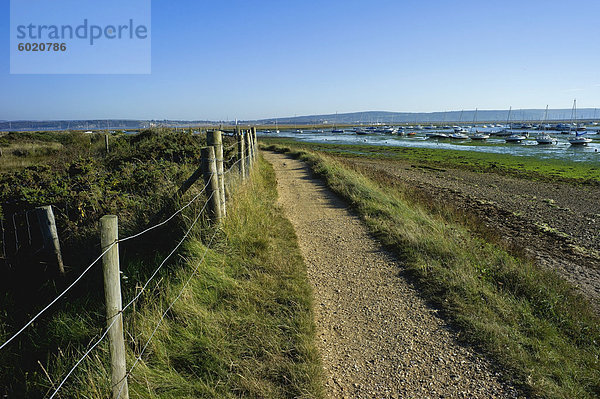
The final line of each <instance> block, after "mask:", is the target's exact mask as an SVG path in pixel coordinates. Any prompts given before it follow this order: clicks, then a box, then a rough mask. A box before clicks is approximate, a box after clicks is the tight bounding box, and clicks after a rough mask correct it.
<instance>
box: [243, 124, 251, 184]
mask: <svg viewBox="0 0 600 399" xmlns="http://www.w3.org/2000/svg"><path fill="white" fill-rule="evenodd" d="M243 134H244V144H245V146H246V153H245V156H246V175H247V176H249V175H250V169H252V144H251V143H250V134H249V132H248V131H247V130H244V133H243Z"/></svg>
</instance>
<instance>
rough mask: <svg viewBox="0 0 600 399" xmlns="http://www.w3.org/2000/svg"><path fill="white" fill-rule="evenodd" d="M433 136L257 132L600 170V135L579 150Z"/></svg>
mask: <svg viewBox="0 0 600 399" xmlns="http://www.w3.org/2000/svg"><path fill="white" fill-rule="evenodd" d="M480 130H482V129H480ZM483 130H485V129H483ZM431 132H434V131H433V130H425V131H420V132H418V133H417V134H416V135H415V136H397V135H388V134H378V133H372V134H367V135H357V134H355V133H354V132H350V131H348V132H345V133H331V132H330V131H325V132H315V131H303V132H302V133H296V132H295V131H293V130H291V131H286V130H282V131H281V132H280V133H265V132H257V134H258V135H259V136H262V137H286V138H293V139H296V140H298V141H303V142H310V143H328V144H358V145H373V146H390V147H420V148H438V149H450V150H460V151H476V152H487V153H492V154H511V155H516V156H529V157H536V158H540V159H563V160H571V161H577V162H591V163H597V164H598V166H599V167H600V134H596V133H594V134H589V135H588V137H590V138H593V139H595V140H594V141H593V142H592V143H590V144H588V146H584V147H580V146H572V145H570V144H569V142H568V141H567V138H568V137H569V136H568V135H563V134H552V133H550V135H552V136H554V137H556V138H557V139H558V143H557V144H553V145H538V144H537V142H536V141H535V137H536V135H537V134H538V132H535V131H531V132H529V136H530V137H529V139H528V140H525V141H523V143H521V144H508V143H506V142H505V141H504V139H503V138H501V137H493V136H492V137H490V138H489V139H488V140H486V141H483V142H481V141H471V140H470V139H468V140H455V139H432V138H428V137H427V136H425V134H426V133H431Z"/></svg>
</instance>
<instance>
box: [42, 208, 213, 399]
mask: <svg viewBox="0 0 600 399" xmlns="http://www.w3.org/2000/svg"><path fill="white" fill-rule="evenodd" d="M207 204H208V200H207V201H206V202H205V203H204V206H203V207H202V209H201V210H200V212H198V215H197V216H196V219H195V220H194V222H193V223H192V226H191V227H190V228H189V229H188V230H187V232H186V233H185V235H184V236H183V238H182V239H181V240H180V241H179V243H178V244H177V245H176V246H175V248H174V249H173V250H172V251H171V253H169V255H167V257H166V258H165V259H164V260H163V261H162V262H161V263H160V265H159V266H158V268H157V269H156V270H155V271H154V273H153V274H152V276H150V278H149V279H148V281H147V282H146V284H144V286H143V287H142V289H141V291H140V292H139V293H138V294H137V295H135V297H134V298H133V299H132V300H131V301H129V303H127V305H125V306H124V307H123V309H121V311H120V312H119V313H121V314H122V313H124V312H125V310H126V309H127V308H129V306H131V305H132V304H133V303H134V302H135V301H136V300H137V299H138V298H139V297H140V296H141V295H142V293H143V292H144V290H145V289H146V288H147V287H148V284H150V282H151V281H152V279H154V277H155V276H156V274H157V273H158V272H159V271H160V269H161V268H162V267H163V265H164V264H165V263H166V261H167V260H168V259H169V258H170V257H171V255H173V253H175V251H176V250H177V249H178V248H179V247H180V246H181V244H182V243H183V241H185V239H186V238H187V236H188V235H189V233H190V231H191V230H192V228H193V227H194V226H195V225H196V223H197V222H198V220H199V219H200V216H201V215H202V214H203V213H204V211H205V210H206V205H207ZM213 237H214V236H213ZM117 242H119V240H117V241H115V242H114V243H113V244H112V245H111V246H110V247H109V248H107V250H106V251H105V252H108V250H109V249H111V248H112V247H113V246H114V245H115V244H116V243H117ZM117 320H118V318H117V317H115V318H114V320H113V321H112V323H110V325H109V326H108V327H107V328H106V330H105V331H104V333H103V334H102V336H101V337H100V338H99V339H98V340H97V341H96V342H95V343H94V344H93V345H92V346H91V347H90V348H89V349H88V350H87V351H86V352H85V354H84V355H83V356H82V357H81V358H80V359H79V360H78V361H77V362H76V363H75V365H74V366H73V367H72V368H71V369H70V370H69V372H68V373H67V375H66V376H65V377H64V378H63V380H62V381H61V383H60V384H59V385H58V387H57V388H56V389H55V391H54V392H53V393H52V395H51V396H50V398H49V399H52V398H54V396H55V395H56V394H57V393H58V391H59V390H60V389H61V388H62V386H63V385H64V384H65V382H66V381H67V380H68V378H69V377H70V376H71V374H72V373H73V372H74V371H75V369H76V368H77V367H79V365H80V364H81V363H82V362H83V361H84V360H85V359H86V358H87V357H88V356H89V354H90V353H91V352H92V350H94V348H96V347H97V346H98V345H99V344H100V342H102V340H104V338H106V336H107V335H108V332H109V330H110V329H111V328H112V326H113V325H114V324H115V323H116V322H117Z"/></svg>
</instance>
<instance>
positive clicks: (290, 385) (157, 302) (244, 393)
mask: <svg viewBox="0 0 600 399" xmlns="http://www.w3.org/2000/svg"><path fill="white" fill-rule="evenodd" d="M276 197H277V192H276V184H275V175H274V172H273V170H272V168H271V166H270V165H269V164H267V163H266V162H264V161H260V162H258V163H257V165H256V168H255V170H254V171H253V174H252V178H251V179H250V180H249V182H248V183H247V184H245V185H243V186H241V188H239V189H237V190H236V192H235V193H234V196H233V197H232V198H233V199H232V200H231V201H229V203H228V209H227V213H228V215H227V218H226V219H225V220H224V222H223V224H222V226H221V227H220V229H219V231H218V233H217V235H216V236H215V237H216V238H215V240H214V241H213V243H212V245H210V248H207V247H206V246H205V244H204V243H206V242H208V241H209V240H210V237H211V236H212V235H213V234H212V232H210V231H207V230H206V229H205V230H204V231H197V232H196V236H195V237H194V238H192V239H190V240H189V241H188V242H187V244H186V248H185V250H184V251H183V253H182V257H183V259H184V261H183V267H181V268H179V269H178V270H175V271H174V272H173V275H172V276H169V278H168V279H165V280H163V281H162V282H161V283H160V285H161V287H160V288H159V289H156V290H154V291H152V292H153V294H152V295H150V297H149V298H147V299H146V300H145V301H144V304H143V306H142V307H141V308H140V309H139V310H138V311H137V312H135V313H134V314H132V315H130V316H128V317H127V318H126V321H125V324H126V330H127V331H128V333H127V334H126V336H127V337H128V339H127V341H128V344H129V345H128V359H127V362H128V365H129V366H130V365H131V364H133V362H134V360H135V357H137V356H139V353H140V350H141V348H142V347H143V345H144V344H145V342H146V341H147V340H148V338H150V337H151V336H152V334H153V330H154V328H155V326H156V325H157V323H158V320H159V319H160V317H161V315H162V313H163V312H164V311H165V309H167V307H168V305H169V304H170V303H171V302H172V301H173V300H174V299H175V298H176V297H177V295H178V294H179V293H180V292H181V297H180V299H179V300H178V301H177V302H176V303H175V305H174V307H173V308H172V309H171V310H170V311H169V313H168V314H167V317H166V318H165V320H164V321H163V323H162V324H161V326H160V327H159V328H158V330H157V331H156V333H155V334H154V337H153V339H152V340H151V341H150V345H149V346H148V349H147V350H146V352H145V353H144V355H143V357H142V361H141V362H140V363H139V364H138V365H137V367H136V368H135V369H134V371H133V375H132V376H131V377H130V379H129V387H130V388H129V390H130V395H131V397H135V398H192V397H193V398H236V397H254V398H320V397H322V396H323V393H322V386H323V384H322V375H321V373H322V367H321V364H320V358H319V354H318V352H317V350H316V347H315V345H314V342H315V339H314V335H315V331H314V322H313V315H312V304H311V296H312V295H311V291H310V287H309V285H308V279H307V276H306V270H305V266H304V263H303V260H302V257H301V255H300V252H299V249H298V247H297V243H296V237H295V233H294V231H293V227H292V226H291V224H290V223H289V222H288V221H287V219H285V218H284V217H283V215H282V213H281V211H280V210H279V209H278V208H277V207H276V206H275V200H276ZM201 236H208V237H209V238H208V239H206V238H204V239H202V238H201ZM205 254H206V255H205ZM198 264H200V266H199V268H198V270H197V273H196V275H195V276H194V277H193V278H192V279H191V280H190V281H191V282H190V284H189V285H188V286H187V287H185V289H183V291H182V288H183V287H184V284H185V281H187V280H188V278H189V277H190V275H191V273H192V271H193V270H194V268H195V267H196V266H197V265H198ZM106 350H107V348H106V347H103V348H101V351H100V355H99V356H97V357H96V358H93V359H92V360H91V361H90V362H89V363H87V364H86V366H85V367H84V368H83V369H82V370H81V371H80V372H79V373H78V374H77V376H76V378H75V379H74V382H73V384H72V386H71V387H70V388H69V389H70V390H69V391H66V392H65V394H64V395H65V396H64V397H82V398H84V397H85V398H90V397H108V396H109V393H108V392H109V387H108V382H109V380H110V378H109V372H108V370H109V369H108V368H107V364H106V358H107V356H106Z"/></svg>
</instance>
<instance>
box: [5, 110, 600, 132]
mask: <svg viewBox="0 0 600 399" xmlns="http://www.w3.org/2000/svg"><path fill="white" fill-rule="evenodd" d="M544 112H545V110H543V109H517V110H512V112H511V117H510V120H511V121H530V122H539V121H541V120H542V119H543V117H544ZM474 117H475V110H465V111H448V112H417V113H414V112H388V111H365V112H351V113H343V114H323V115H305V116H296V117H284V118H268V119H259V120H245V121H239V123H241V124H261V125H269V124H272V125H274V124H275V123H278V124H279V125H293V124H307V125H311V124H315V125H316V124H340V125H352V124H359V123H364V124H375V123H385V124H390V123H411V124H415V123H420V124H429V123H444V122H445V123H458V122H460V121H462V122H465V123H472V122H473V120H474ZM507 117H508V110H478V111H477V121H478V122H506V119H507ZM570 119H571V109H550V110H548V120H549V121H568V120H570ZM577 119H578V120H599V119H600V112H597V110H596V109H595V108H582V109H579V110H577ZM219 124H225V125H232V124H235V121H208V120H195V121H185V120H127V119H110V120H103V119H93V120H62V121H0V131H7V130H21V131H22V130H69V129H71V130H107V129H110V130H122V129H146V128H148V127H152V126H165V127H187V126H218V125H219Z"/></svg>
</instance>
